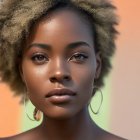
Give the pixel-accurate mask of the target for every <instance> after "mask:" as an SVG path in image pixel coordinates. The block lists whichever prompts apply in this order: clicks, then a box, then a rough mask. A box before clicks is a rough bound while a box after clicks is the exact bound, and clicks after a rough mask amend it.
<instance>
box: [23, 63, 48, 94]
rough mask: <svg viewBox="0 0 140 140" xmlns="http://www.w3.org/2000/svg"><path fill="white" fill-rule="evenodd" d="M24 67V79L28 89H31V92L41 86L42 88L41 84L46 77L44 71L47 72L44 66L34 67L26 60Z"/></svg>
mask: <svg viewBox="0 0 140 140" xmlns="http://www.w3.org/2000/svg"><path fill="white" fill-rule="evenodd" d="M22 69H23V79H24V82H25V84H26V87H27V89H28V90H29V91H30V90H31V92H35V91H36V90H40V89H39V87H40V88H41V84H42V82H43V80H44V78H45V76H44V73H46V72H45V71H44V69H43V67H42V68H40V67H34V66H33V65H32V64H31V63H26V62H24V63H23V65H22ZM32 90H33V91H32Z"/></svg>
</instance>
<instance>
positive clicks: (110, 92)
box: [0, 0, 140, 140]
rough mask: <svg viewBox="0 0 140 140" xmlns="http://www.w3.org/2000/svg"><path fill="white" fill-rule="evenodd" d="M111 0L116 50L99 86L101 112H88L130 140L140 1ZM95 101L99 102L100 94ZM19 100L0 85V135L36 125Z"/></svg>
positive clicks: (135, 135)
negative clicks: (117, 22) (116, 21)
mask: <svg viewBox="0 0 140 140" xmlns="http://www.w3.org/2000/svg"><path fill="white" fill-rule="evenodd" d="M113 2H114V3H115V5H116V6H117V8H118V15H119V16H120V25H119V27H118V29H119V31H120V36H119V37H118V39H117V52H116V55H115V57H114V58H113V60H112V61H113V66H114V68H113V70H112V72H111V74H110V75H109V77H107V78H106V86H105V87H104V88H103V89H102V92H103V95H104V101H103V105H102V108H101V110H100V113H99V114H98V115H93V114H92V113H91V115H92V117H93V118H94V120H95V121H96V122H97V124H98V125H100V126H101V127H103V128H104V129H106V130H108V131H110V132H112V133H114V134H117V135H120V136H122V137H125V138H127V139H129V140H139V139H140V109H139V107H140V89H139V86H140V76H139V73H138V72H140V62H139V60H140V43H139V41H140V37H139V35H140V30H139V26H140V16H139V14H140V1H138V0H135V1H128V0H122V1H121V0H114V1H113ZM98 95H99V96H100V94H98ZM96 100H97V102H98V100H100V97H97V99H96ZM19 101H20V98H19V97H13V94H12V93H11V91H10V89H9V87H8V86H7V85H5V84H3V83H1V84H0V137H5V136H10V135H14V134H17V133H21V132H23V131H26V130H28V129H30V128H32V127H35V126H36V125H38V124H37V123H35V122H31V121H30V120H28V118H27V117H26V115H25V113H24V108H23V106H22V105H19ZM97 104H98V103H97ZM93 106H94V104H93ZM94 107H95V108H96V107H97V106H94ZM27 109H28V112H32V111H33V107H31V105H28V106H27Z"/></svg>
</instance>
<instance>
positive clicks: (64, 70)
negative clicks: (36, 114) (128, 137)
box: [5, 10, 123, 140]
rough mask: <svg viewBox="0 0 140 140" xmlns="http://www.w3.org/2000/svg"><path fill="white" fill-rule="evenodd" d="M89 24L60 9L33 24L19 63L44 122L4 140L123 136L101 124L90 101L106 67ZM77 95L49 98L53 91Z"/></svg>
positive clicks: (91, 139) (105, 139)
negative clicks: (96, 120)
mask: <svg viewBox="0 0 140 140" xmlns="http://www.w3.org/2000/svg"><path fill="white" fill-rule="evenodd" d="M94 48H95V45H94V40H93V33H92V31H91V28H90V26H89V23H88V22H87V21H86V20H85V19H84V18H82V17H81V16H79V15H78V14H77V13H76V12H73V11H69V10H61V11H59V12H57V13H55V14H53V16H52V17H51V18H49V19H42V20H41V21H39V22H37V23H36V25H35V26H34V27H33V29H32V31H31V34H30V36H29V38H28V39H27V42H26V47H25V49H24V52H23V58H22V61H21V65H20V73H21V77H22V79H23V81H24V83H25V85H26V87H27V90H28V94H29V95H28V96H29V99H30V100H31V102H32V103H33V104H34V106H35V107H36V108H38V109H39V110H41V111H42V112H43V116H44V117H43V121H42V123H41V125H40V126H38V127H36V128H34V129H32V130H30V131H28V132H25V133H22V134H19V135H16V136H13V137H9V138H5V140H23V139H26V140H94V139H95V140H123V139H122V138H120V137H117V136H115V135H112V134H110V133H108V132H106V131H104V130H102V129H101V128H99V127H98V126H97V125H96V124H95V123H94V122H93V121H92V119H91V118H90V115H89V112H88V104H89V102H90V100H91V98H92V96H93V93H92V90H93V85H94V80H95V79H96V78H98V77H99V75H100V71H101V57H100V53H95V50H94ZM64 88H65V89H69V90H71V91H73V92H74V93H75V95H74V96H72V97H71V96H70V97H67V96H64V97H63V96H62V97H58V96H55V97H54V96H53V97H51V98H46V96H47V94H49V92H50V91H52V90H54V89H57V90H59V89H64Z"/></svg>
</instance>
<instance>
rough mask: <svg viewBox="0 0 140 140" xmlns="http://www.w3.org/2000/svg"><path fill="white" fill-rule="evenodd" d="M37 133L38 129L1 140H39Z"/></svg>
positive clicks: (0, 139)
mask: <svg viewBox="0 0 140 140" xmlns="http://www.w3.org/2000/svg"><path fill="white" fill-rule="evenodd" d="M37 138H38V136H37V133H36V128H34V129H31V130H29V131H26V132H23V133H20V134H17V135H14V136H10V137H5V138H0V140H30V139H34V140H35V139H37Z"/></svg>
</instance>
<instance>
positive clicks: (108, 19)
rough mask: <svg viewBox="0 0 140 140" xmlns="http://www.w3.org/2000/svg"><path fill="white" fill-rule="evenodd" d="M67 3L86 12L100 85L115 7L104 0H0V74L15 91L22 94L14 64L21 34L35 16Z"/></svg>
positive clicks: (105, 70) (27, 30)
mask: <svg viewBox="0 0 140 140" xmlns="http://www.w3.org/2000/svg"><path fill="white" fill-rule="evenodd" d="M58 5H59V8H61V7H62V6H61V5H63V7H65V6H67V5H69V7H73V8H75V9H77V10H78V11H81V13H82V11H83V13H87V15H88V18H90V21H93V22H92V23H91V24H92V26H93V27H94V33H95V49H96V50H98V51H100V52H101V57H102V70H101V74H100V77H99V78H98V79H97V80H96V81H95V84H96V86H98V87H102V86H103V85H104V80H103V79H104V77H105V76H106V75H107V74H108V72H109V70H110V69H111V57H112V55H113V54H114V52H115V48H116V45H115V38H116V35H117V33H118V32H117V31H116V28H115V26H116V25H117V24H118V19H117V16H116V14H115V10H116V7H115V6H114V5H112V3H111V2H109V1H107V0H4V1H2V2H1V3H0V76H1V79H2V81H4V82H6V83H8V84H9V85H10V87H11V89H12V90H13V91H14V92H15V94H16V95H24V91H25V84H24V83H23V81H22V79H21V76H20V72H19V66H18V61H17V60H18V57H19V50H21V49H23V48H22V46H23V45H21V44H22V42H23V40H24V38H25V36H26V37H28V35H29V33H30V30H31V26H32V24H33V23H35V22H36V20H38V19H40V18H41V17H42V16H43V15H44V14H46V15H47V13H48V12H49V11H50V9H51V11H53V9H57V8H58Z"/></svg>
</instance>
